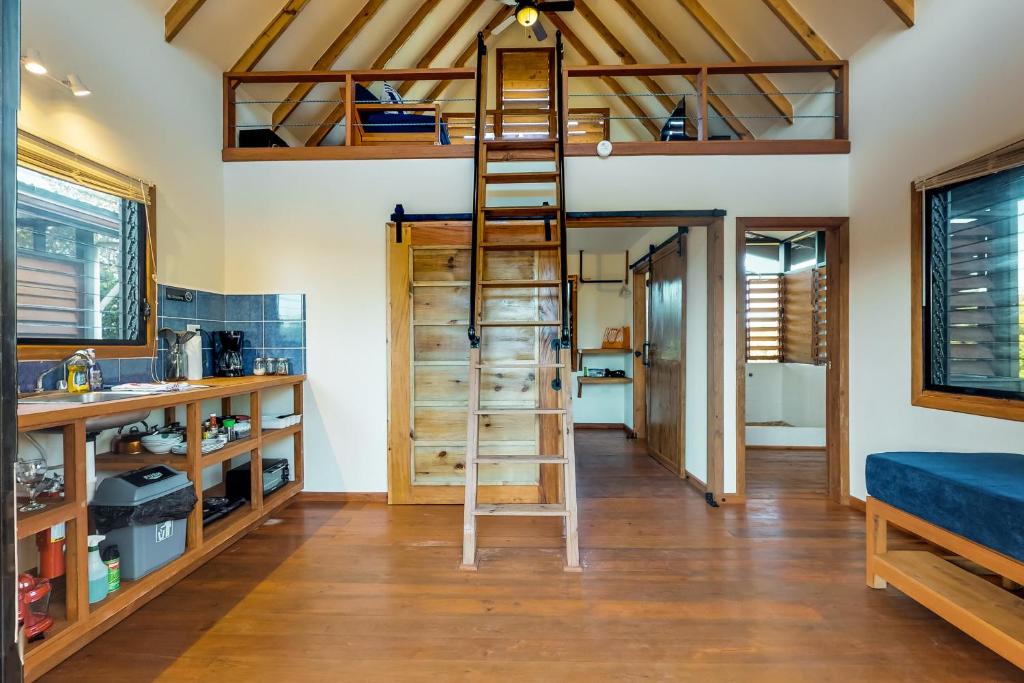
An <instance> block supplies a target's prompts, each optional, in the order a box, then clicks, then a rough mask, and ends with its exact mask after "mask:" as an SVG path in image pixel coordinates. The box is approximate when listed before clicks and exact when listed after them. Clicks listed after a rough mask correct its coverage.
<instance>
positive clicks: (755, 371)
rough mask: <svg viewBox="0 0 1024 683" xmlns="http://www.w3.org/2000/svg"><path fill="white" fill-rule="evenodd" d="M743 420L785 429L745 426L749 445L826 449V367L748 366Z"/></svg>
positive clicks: (796, 364)
mask: <svg viewBox="0 0 1024 683" xmlns="http://www.w3.org/2000/svg"><path fill="white" fill-rule="evenodd" d="M746 373H747V377H746V391H747V394H746V402H745V406H746V420H747V424H748V425H749V424H750V423H752V422H778V421H781V422H785V423H786V424H788V425H789V426H788V427H774V426H748V427H747V428H746V430H745V432H746V442H747V445H748V446H820V447H824V446H825V367H824V366H820V365H807V364H805V363H747V367H746Z"/></svg>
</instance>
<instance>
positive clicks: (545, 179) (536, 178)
mask: <svg viewBox="0 0 1024 683" xmlns="http://www.w3.org/2000/svg"><path fill="white" fill-rule="evenodd" d="M484 180H485V181H487V182H488V183H494V184H496V185H511V184H514V183H556V182H558V173H556V172H555V171H531V172H526V173H485V174H484Z"/></svg>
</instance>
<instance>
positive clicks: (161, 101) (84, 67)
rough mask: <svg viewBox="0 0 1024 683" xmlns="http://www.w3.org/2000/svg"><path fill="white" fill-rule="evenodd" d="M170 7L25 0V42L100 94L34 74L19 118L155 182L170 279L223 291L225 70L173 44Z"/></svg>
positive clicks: (163, 259) (161, 266)
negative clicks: (167, 35) (167, 16)
mask: <svg viewBox="0 0 1024 683" xmlns="http://www.w3.org/2000/svg"><path fill="white" fill-rule="evenodd" d="M164 9H166V8H165V7H157V6H155V5H154V4H153V3H146V4H143V3H139V2H133V1H131V0H105V1H104V2H87V3H78V2H66V1H65V0H30V1H28V2H23V3H22V47H23V49H26V48H34V49H36V50H39V52H40V53H41V55H42V59H43V62H44V63H45V64H46V65H47V67H48V68H49V69H50V71H51V74H52V75H54V76H56V77H58V78H64V77H65V76H66V74H68V73H70V72H74V73H76V74H77V75H78V76H79V77H80V78H81V79H82V80H83V81H84V82H85V84H86V85H87V86H89V87H90V88H91V89H92V91H93V94H92V95H91V96H89V97H83V98H79V97H74V96H72V94H71V93H70V92H69V91H68V90H67V89H65V88H63V87H62V86H60V85H58V84H57V83H54V82H52V81H50V80H48V79H45V78H41V77H39V76H33V75H31V74H28V73H26V72H24V71H23V72H22V74H23V76H22V97H21V111H20V112H19V115H18V125H19V126H20V127H22V128H24V129H25V130H27V131H29V132H31V133H35V134H36V135H39V136H40V137H43V138H46V139H48V140H51V141H53V142H56V143H59V144H62V145H64V146H66V147H70V148H71V149H73V150H75V151H78V152H80V153H82V154H85V155H86V156H88V157H90V158H92V159H94V160H96V161H99V162H101V163H104V164H106V165H108V166H110V167H112V168H115V169H117V170H119V171H122V172H124V173H127V174H128V175H131V176H135V177H139V178H142V179H144V180H147V181H149V182H152V183H155V184H156V188H157V227H158V236H157V240H158V243H159V248H158V255H157V257H158V258H157V260H158V276H159V279H160V281H161V282H164V283H169V284H179V285H188V286H191V287H198V288H201V289H210V290H214V291H223V289H224V278H223V244H224V229H223V225H224V212H223V208H224V207H223V181H222V164H221V161H220V147H221V140H220V135H221V131H220V125H221V76H220V70H219V69H217V68H215V67H214V66H213V65H212V64H208V63H206V62H203V61H201V60H200V59H199V58H198V57H196V56H195V54H194V53H192V52H188V51H183V50H181V49H180V48H176V47H174V46H172V45H168V44H167V43H165V42H164V40H163V26H164V22H163V10H164ZM115 55H116V57H115Z"/></svg>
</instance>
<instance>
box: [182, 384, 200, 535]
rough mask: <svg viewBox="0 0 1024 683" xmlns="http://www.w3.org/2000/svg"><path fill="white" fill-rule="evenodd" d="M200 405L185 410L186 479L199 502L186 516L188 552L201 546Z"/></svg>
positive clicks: (190, 404) (196, 404)
mask: <svg viewBox="0 0 1024 683" xmlns="http://www.w3.org/2000/svg"><path fill="white" fill-rule="evenodd" d="M200 407H201V406H200V404H199V402H198V401H193V402H192V403H189V404H188V407H187V408H186V410H185V414H186V422H185V429H186V433H187V435H188V438H187V440H186V445H187V450H186V451H185V453H186V455H185V459H186V468H187V469H188V477H189V479H191V480H192V486H193V487H194V488H195V491H196V497H197V498H199V502H197V503H196V506H195V507H194V508H192V512H190V513H189V515H188V522H187V524H188V526H187V527H186V531H185V545H186V547H187V548H188V549H189V550H192V549H193V548H198V547H199V546H201V545H202V544H203V452H202V441H203V433H202V423H203V420H202V416H201V415H200V414H199V409H200Z"/></svg>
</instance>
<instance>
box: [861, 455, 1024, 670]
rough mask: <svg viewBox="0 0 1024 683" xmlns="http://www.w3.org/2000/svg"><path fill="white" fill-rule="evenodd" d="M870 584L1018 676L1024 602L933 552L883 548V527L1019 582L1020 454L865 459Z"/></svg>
mask: <svg viewBox="0 0 1024 683" xmlns="http://www.w3.org/2000/svg"><path fill="white" fill-rule="evenodd" d="M865 477H866V480H867V489H868V500H867V509H866V512H867V562H866V569H867V584H868V586H870V587H872V588H885V587H886V585H887V584H888V583H891V584H892V585H893V586H894V587H895V588H898V589H899V590H900V591H902V592H903V593H906V594H907V595H908V596H909V597H911V598H913V599H914V600H917V601H918V602H919V603H921V604H922V605H924V606H925V607H927V608H928V609H930V610H932V611H933V612H935V613H936V614H938V615H939V616H941V617H942V618H944V619H945V620H946V621H949V622H950V623H952V624H953V625H955V626H957V627H958V628H960V629H962V630H963V631H965V632H966V633H968V634H969V635H971V636H972V637H973V638H975V639H976V640H978V641H980V642H981V643H983V644H984V645H986V646H988V647H990V648H992V649H993V650H995V651H996V652H998V653H999V654H1001V655H1002V656H1003V657H1006V658H1007V659H1009V660H1010V661H1011V662H1013V663H1014V664H1016V665H1017V666H1018V667H1021V668H1024V600H1021V599H1020V598H1018V597H1017V596H1016V595H1014V594H1013V593H1011V592H1009V591H1007V590H1004V588H1003V587H1001V586H999V585H997V584H996V583H994V582H992V581H989V580H987V579H985V578H982V577H981V576H979V575H978V574H976V573H973V572H970V571H967V570H966V569H963V568H961V566H959V564H954V563H953V562H949V561H947V560H946V559H944V558H943V557H941V556H939V555H937V554H936V553H934V552H930V551H921V550H889V548H888V536H887V529H888V525H889V524H893V525H895V526H898V527H900V528H901V529H902V530H905V531H908V532H910V533H912V534H914V535H916V536H919V537H921V538H923V539H925V540H927V541H930V542H931V543H934V544H935V545H937V546H939V547H941V548H943V549H945V550H946V551H948V553H951V554H954V555H959V556H961V557H963V558H966V559H967V560H970V561H971V562H973V563H975V564H978V565H981V566H982V567H984V568H985V569H988V570H989V571H990V572H992V573H994V574H995V575H997V576H999V577H1002V578H1003V582H1004V585H1005V586H1007V587H1018V586H1019V585H1020V584H1024V455H1019V454H1016V453H922V452H897V453H876V454H874V455H870V456H868V459H867V466H866V469H865Z"/></svg>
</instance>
